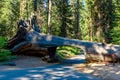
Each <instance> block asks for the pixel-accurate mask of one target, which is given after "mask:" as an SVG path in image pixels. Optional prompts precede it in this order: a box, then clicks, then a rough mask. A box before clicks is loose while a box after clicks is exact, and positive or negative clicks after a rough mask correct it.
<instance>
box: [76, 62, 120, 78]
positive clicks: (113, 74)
mask: <svg viewBox="0 0 120 80" xmlns="http://www.w3.org/2000/svg"><path fill="white" fill-rule="evenodd" d="M74 67H75V69H76V70H78V71H80V72H83V73H87V74H91V75H93V76H96V77H99V78H100V79H102V80H120V65H119V64H116V65H115V66H113V65H112V64H110V65H108V66H105V65H104V64H96V63H94V64H91V65H90V66H85V64H77V65H74Z"/></svg>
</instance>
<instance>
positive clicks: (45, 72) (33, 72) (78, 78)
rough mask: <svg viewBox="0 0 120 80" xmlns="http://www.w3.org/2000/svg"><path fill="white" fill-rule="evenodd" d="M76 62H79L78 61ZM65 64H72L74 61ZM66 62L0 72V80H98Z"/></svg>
mask: <svg viewBox="0 0 120 80" xmlns="http://www.w3.org/2000/svg"><path fill="white" fill-rule="evenodd" d="M73 60H74V61H73ZM76 61H78V62H79V60H78V59H76ZM66 62H67V63H68V64H69V63H70V64H72V62H73V64H74V62H75V59H71V61H66ZM66 62H64V63H63V64H52V65H49V66H44V67H38V68H29V69H22V70H6V71H1V72H0V80H100V79H98V78H96V77H93V76H91V75H88V74H84V73H80V72H78V71H76V70H74V68H73V66H71V65H68V64H66ZM75 64H76V63H75Z"/></svg>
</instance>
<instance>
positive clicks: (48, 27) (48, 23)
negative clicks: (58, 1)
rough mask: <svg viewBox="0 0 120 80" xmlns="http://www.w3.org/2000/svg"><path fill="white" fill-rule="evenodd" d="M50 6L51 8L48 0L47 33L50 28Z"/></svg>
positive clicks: (50, 2)
mask: <svg viewBox="0 0 120 80" xmlns="http://www.w3.org/2000/svg"><path fill="white" fill-rule="evenodd" d="M51 8H52V0H48V22H47V34H50V28H51Z"/></svg>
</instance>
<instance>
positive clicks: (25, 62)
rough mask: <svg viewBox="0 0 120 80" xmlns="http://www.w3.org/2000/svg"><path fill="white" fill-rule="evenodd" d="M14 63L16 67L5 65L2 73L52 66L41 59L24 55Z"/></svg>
mask: <svg viewBox="0 0 120 80" xmlns="http://www.w3.org/2000/svg"><path fill="white" fill-rule="evenodd" d="M12 62H13V63H15V65H16V66H5V65H4V66H0V71H3V70H17V69H25V68H34V67H42V66H47V65H50V64H51V63H47V62H44V61H42V60H41V58H40V57H33V56H24V55H21V56H20V55H19V56H17V58H16V59H14V60H12Z"/></svg>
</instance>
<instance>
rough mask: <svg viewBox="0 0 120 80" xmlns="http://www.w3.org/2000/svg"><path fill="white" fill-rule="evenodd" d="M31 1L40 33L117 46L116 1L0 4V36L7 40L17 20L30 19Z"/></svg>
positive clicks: (12, 0) (0, 0) (7, 0)
mask: <svg viewBox="0 0 120 80" xmlns="http://www.w3.org/2000/svg"><path fill="white" fill-rule="evenodd" d="M35 1H36V5H37V6H36V7H37V8H36V9H37V10H36V12H35V14H36V15H37V24H38V25H39V26H40V27H39V28H40V30H41V33H45V34H47V33H48V34H51V35H56V36H61V37H67V38H72V39H79V40H87V41H93V42H103V41H105V42H107V43H113V44H120V40H119V39H120V1H119V0H0V36H2V37H6V38H7V39H9V38H11V37H12V36H13V35H14V34H15V33H16V30H17V21H18V20H19V18H20V16H22V18H23V19H24V20H26V19H29V18H31V15H32V14H33V13H34V8H35V5H34V4H35ZM20 4H23V5H22V12H20V7H21V6H20ZM48 15H49V16H48Z"/></svg>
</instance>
